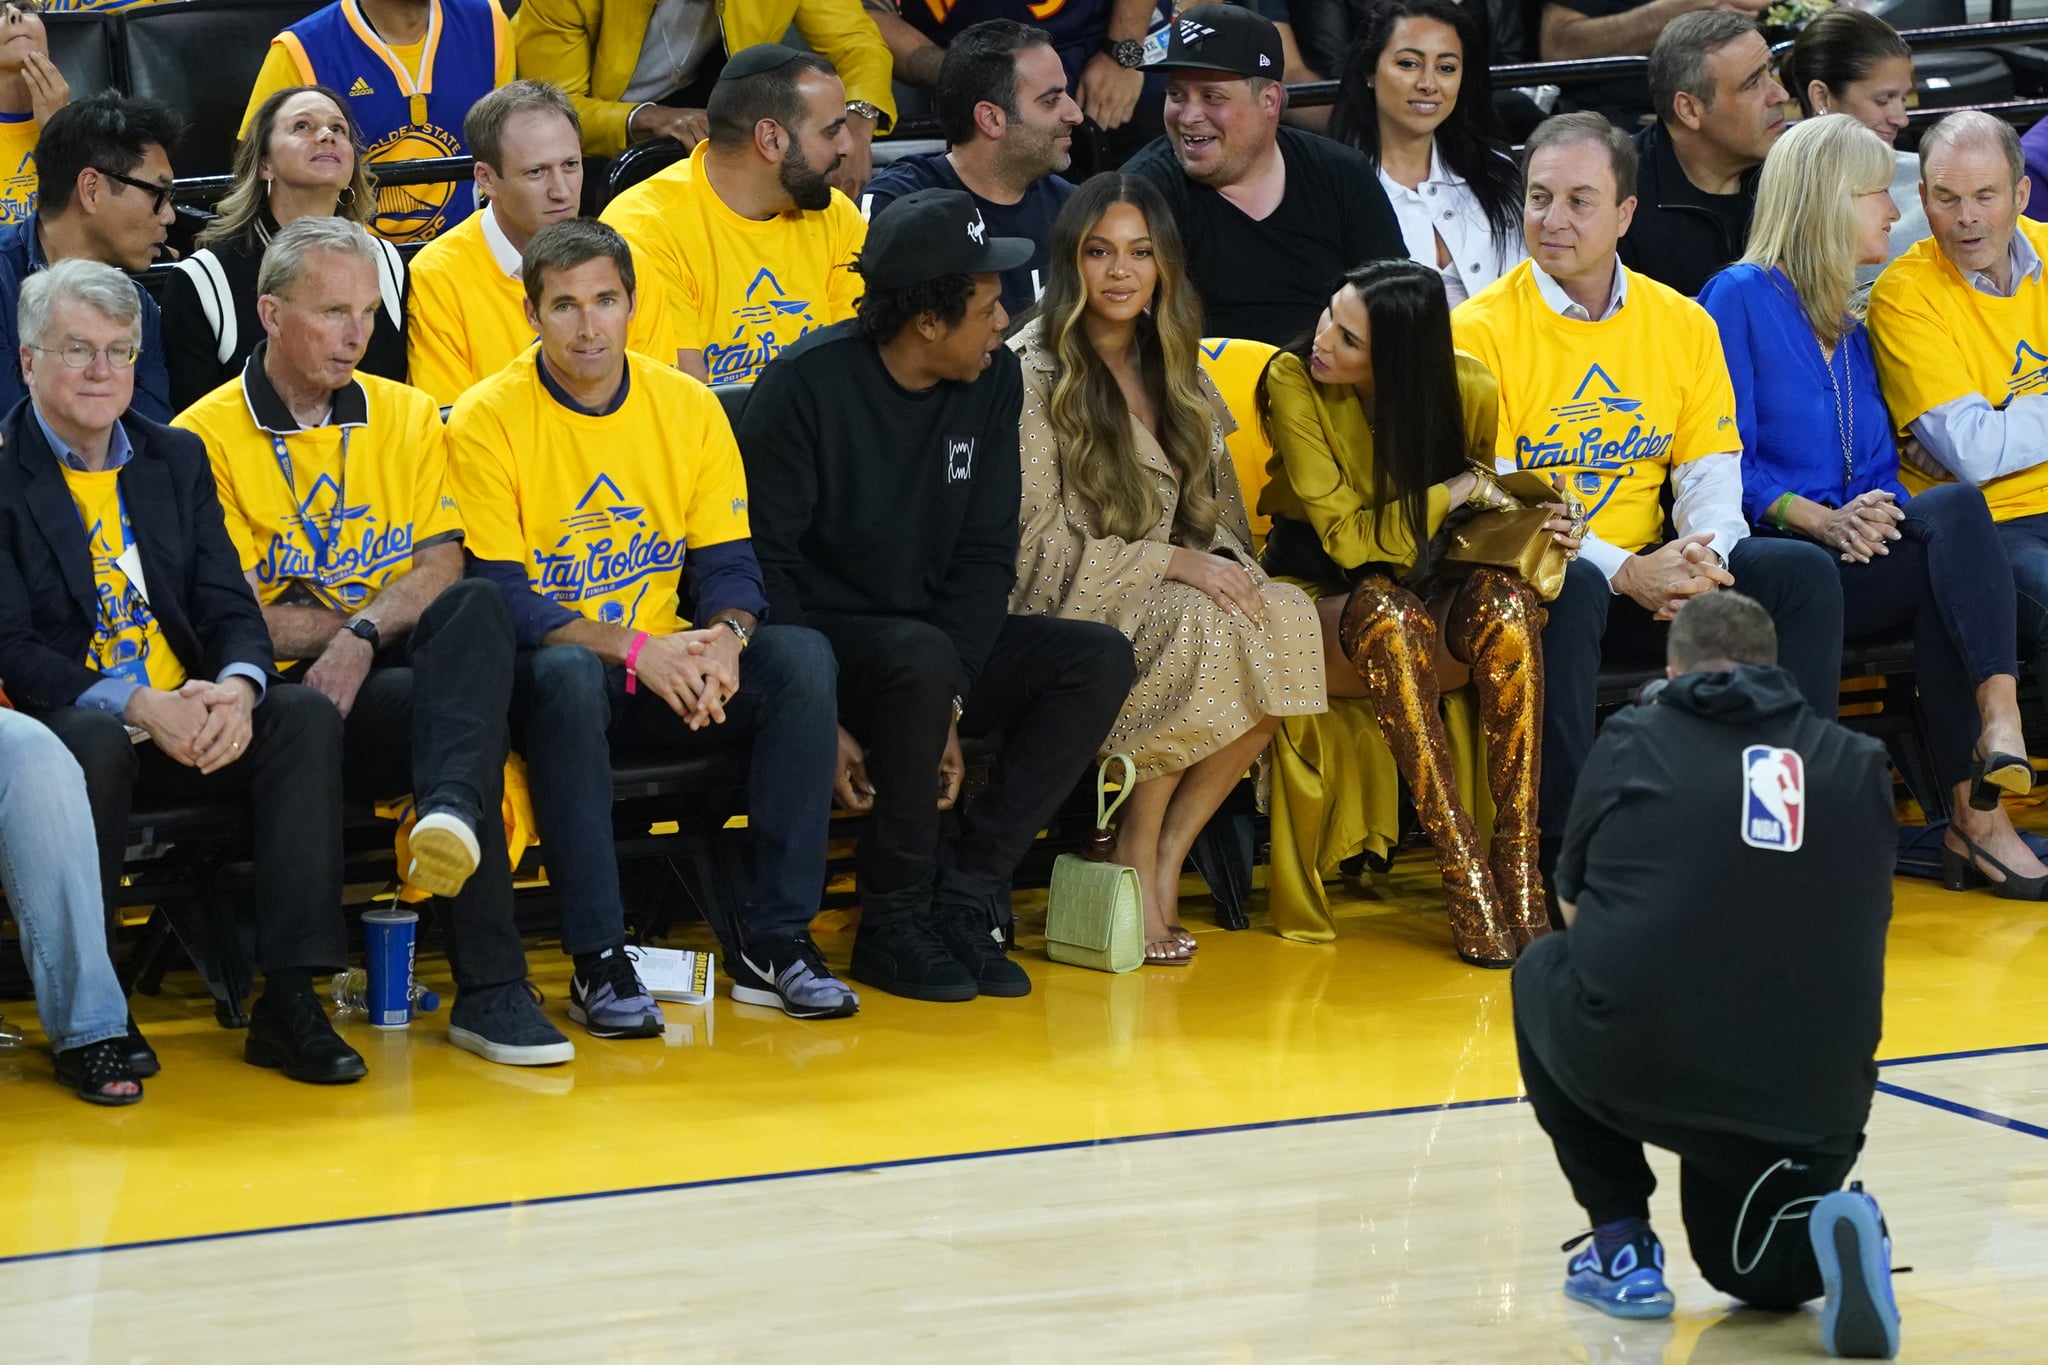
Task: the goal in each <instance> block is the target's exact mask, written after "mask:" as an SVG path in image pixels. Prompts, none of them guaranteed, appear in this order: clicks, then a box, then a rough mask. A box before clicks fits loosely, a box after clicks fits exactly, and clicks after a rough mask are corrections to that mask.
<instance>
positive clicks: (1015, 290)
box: [861, 19, 1081, 317]
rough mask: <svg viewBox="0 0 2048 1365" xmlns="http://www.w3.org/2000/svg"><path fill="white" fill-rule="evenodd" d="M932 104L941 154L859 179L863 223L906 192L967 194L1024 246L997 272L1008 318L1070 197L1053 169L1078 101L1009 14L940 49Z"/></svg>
mask: <svg viewBox="0 0 2048 1365" xmlns="http://www.w3.org/2000/svg"><path fill="white" fill-rule="evenodd" d="M937 102H938V108H939V127H940V128H941V129H942V130H943V131H944V133H945V135H946V141H947V142H948V143H950V144H952V145H951V148H950V150H948V151H944V152H935V153H933V154H932V155H930V156H909V157H905V158H903V159H902V160H901V161H898V162H896V163H894V164H893V165H891V166H889V167H888V168H887V169H886V170H884V171H883V172H882V173H881V174H879V175H877V176H876V177H875V178H874V179H873V180H871V181H869V182H868V187H867V192H866V193H865V194H864V195H862V196H861V211H862V212H863V213H865V214H867V216H868V218H869V220H870V221H873V219H874V217H875V215H876V214H878V213H880V212H881V211H882V210H883V209H885V208H887V207H888V206H889V205H890V204H893V203H895V202H896V201H897V200H898V199H900V198H902V197H903V196H904V195H906V194H910V193H911V192H913V191H915V190H930V189H945V190H965V191H967V193H968V194H970V195H972V196H973V197H974V207H975V208H977V209H979V210H980V211H981V217H982V221H984V222H985V223H987V224H988V230H989V231H990V232H992V233H994V234H995V235H996V236H998V237H1020V238H1023V239H1024V240H1026V241H1028V242H1030V243H1031V244H1032V246H1033V248H1034V249H1033V251H1032V253H1031V259H1030V260H1028V261H1026V262H1024V264H1022V265H1020V266H1018V267H1016V268H1015V269H1014V270H1005V271H1004V272H1003V273H1002V278H1003V294H1002V298H1003V311H1004V312H1006V313H1008V314H1010V315H1011V316H1012V317H1015V316H1016V315H1018V314H1019V313H1022V312H1023V311H1024V310H1025V309H1026V308H1029V307H1030V306H1031V305H1032V304H1033V303H1034V302H1036V301H1037V298H1038V290H1039V287H1040V284H1041V283H1042V282H1043V281H1044V279H1045V268H1046V255H1045V247H1046V243H1047V242H1048V241H1049V240H1050V239H1051V237H1052V224H1053V220H1054V219H1055V218H1057V217H1059V216H1060V208H1061V206H1063V205H1064V204H1065V203H1066V202H1067V200H1068V198H1069V197H1071V196H1072V195H1073V193H1074V187H1073V186H1072V185H1071V184H1069V183H1068V182H1067V181H1065V180H1062V179H1061V178H1060V177H1059V176H1058V175H1057V174H1055V172H1057V171H1063V170H1065V169H1066V168H1067V163H1068V162H1069V161H1071V160H1072V159H1073V157H1072V147H1073V141H1074V129H1075V128H1077V127H1079V126H1080V123H1081V106H1080V105H1078V104H1076V103H1075V102H1074V97H1073V96H1072V95H1069V94H1068V93H1067V75H1066V71H1065V69H1064V68H1062V67H1061V66H1060V58H1059V53H1058V52H1056V51H1055V50H1054V49H1053V46H1052V38H1051V36H1050V35H1049V34H1048V33H1047V32H1046V31H1045V30H1044V29H1042V28H1032V27H1031V26H1030V25H1029V24H1020V23H1018V22H1016V21H1015V20H1013V19H990V20H988V21H987V22H985V23H980V24H976V25H974V26H973V27H972V28H970V29H968V30H966V31H965V32H964V33H962V34H961V35H960V36H959V37H957V38H955V39H954V40H953V41H952V42H951V43H950V44H948V45H947V47H946V58H945V62H944V64H943V65H941V66H940V68H939V81H938V91H937Z"/></svg>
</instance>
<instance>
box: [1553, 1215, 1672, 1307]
mask: <svg viewBox="0 0 2048 1365" xmlns="http://www.w3.org/2000/svg"><path fill="white" fill-rule="evenodd" d="M1580 1242H1585V1243H1586V1249H1585V1250H1584V1251H1582V1252H1580V1253H1579V1254H1578V1255H1576V1256H1574V1257H1572V1260H1571V1264H1570V1265H1568V1266H1566V1267H1565V1275H1564V1292H1565V1295H1566V1297H1568V1298H1574V1299H1577V1300H1578V1301H1579V1302H1580V1303H1590V1304H1592V1305H1593V1306H1594V1307H1595V1308H1597V1309H1599V1310H1600V1311H1601V1312H1603V1313H1606V1314H1608V1315H1610V1316H1612V1317H1617V1318H1668V1317H1670V1316H1671V1310H1672V1309H1673V1308H1674V1307H1675V1306H1676V1305H1677V1303H1678V1300H1677V1299H1676V1298H1674V1297H1673V1296H1672V1293H1671V1291H1670V1290H1669V1289H1666V1288H1665V1287H1664V1244H1663V1243H1662V1242H1660V1241H1658V1240H1657V1234H1656V1233H1654V1232H1652V1231H1650V1225H1649V1224H1648V1223H1644V1224H1643V1225H1642V1228H1641V1229H1640V1230H1639V1231H1638V1232H1637V1233H1636V1235H1635V1236H1633V1237H1631V1238H1630V1239H1629V1240H1628V1241H1626V1242H1623V1243H1621V1244H1620V1245H1619V1246H1616V1247H1611V1248H1609V1249H1607V1250H1605V1251H1603V1250H1602V1249H1601V1246H1600V1241H1599V1238H1598V1237H1596V1236H1595V1235H1594V1234H1593V1233H1590V1232H1587V1233H1581V1234H1580V1235H1579V1236H1577V1237H1574V1238H1573V1239H1572V1240H1571V1241H1569V1242H1566V1243H1565V1244H1564V1246H1563V1247H1562V1248H1561V1250H1564V1251H1570V1250H1571V1249H1572V1248H1573V1247H1575V1246H1577V1245H1578V1244H1579V1243H1580Z"/></svg>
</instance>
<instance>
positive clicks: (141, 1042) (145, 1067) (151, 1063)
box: [121, 1014, 164, 1080]
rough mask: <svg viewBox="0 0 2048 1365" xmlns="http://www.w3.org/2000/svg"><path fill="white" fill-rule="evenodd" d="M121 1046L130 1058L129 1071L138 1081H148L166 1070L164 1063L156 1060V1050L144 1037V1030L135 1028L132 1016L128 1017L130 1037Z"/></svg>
mask: <svg viewBox="0 0 2048 1365" xmlns="http://www.w3.org/2000/svg"><path fill="white" fill-rule="evenodd" d="M121 1046H122V1048H123V1050H124V1051H125V1052H126V1053H127V1056H128V1069H129V1070H130V1071H132V1072H134V1073H135V1075H136V1078H137V1079H138V1080H148V1079H149V1078H150V1077H151V1076H154V1075H156V1073H157V1072H159V1071H162V1070H163V1069H164V1068H163V1063H161V1062H159V1061H157V1059H156V1049H155V1048H153V1047H151V1046H150V1045H149V1040H148V1039H147V1038H144V1037H143V1036H142V1030H141V1029H139V1028H137V1027H135V1016H134V1015H132V1014H131V1015H129V1016H128V1037H127V1039H126V1040H125V1041H124V1042H123V1043H122V1045H121Z"/></svg>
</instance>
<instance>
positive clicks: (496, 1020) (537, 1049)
mask: <svg viewBox="0 0 2048 1365" xmlns="http://www.w3.org/2000/svg"><path fill="white" fill-rule="evenodd" d="M448 1041H449V1042H451V1043H453V1044H455V1046H457V1047H459V1048H461V1049H462V1050H463V1051H464V1052H474V1053H475V1054H476V1055H477V1056H479V1057H481V1058H483V1059H484V1060H485V1061H487V1062H497V1063H499V1064H500V1065H502V1066H554V1065H556V1064H558V1063H561V1062H573V1061H575V1060H576V1045H575V1044H574V1043H572V1042H570V1041H569V1040H568V1039H567V1038H565V1037H563V1036H562V1031H561V1030H560V1029H558V1028H556V1027H555V1026H554V1025H553V1024H550V1023H549V1022H548V1017H547V1016H546V1015H545V1014H542V1013H541V1012H540V992H539V991H537V990H535V989H534V987H533V983H532V982H530V981H508V982H506V983H505V984H504V985H502V986H486V987H485V988H484V989H482V990H480V991H464V992H463V993H462V994H460V995H458V996H456V997H455V1008H453V1009H451V1010H450V1011H448Z"/></svg>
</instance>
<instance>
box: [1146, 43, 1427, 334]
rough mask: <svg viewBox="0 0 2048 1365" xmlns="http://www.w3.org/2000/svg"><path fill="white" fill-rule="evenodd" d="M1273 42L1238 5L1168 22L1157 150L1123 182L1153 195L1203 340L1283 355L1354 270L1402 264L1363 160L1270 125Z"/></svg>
mask: <svg viewBox="0 0 2048 1365" xmlns="http://www.w3.org/2000/svg"><path fill="white" fill-rule="evenodd" d="M1284 60H1285V58H1284V57H1283V55H1282V49H1281V45H1280V30H1279V29H1277V28H1275V27H1274V26H1273V23H1272V21H1271V20H1269V19H1266V18H1263V17H1261V16H1260V15H1257V14H1254V13H1253V12H1252V11H1250V10H1248V9H1242V8H1240V7H1239V6H1236V5H1199V6H1197V7H1195V8H1194V9H1191V10H1186V11H1183V12H1182V13H1181V15H1180V16H1179V17H1178V18H1176V19H1175V20H1174V22H1173V28H1172V31H1171V36H1170V37H1169V39H1168V41H1167V47H1166V55H1165V56H1163V57H1161V58H1160V59H1159V60H1158V61H1156V62H1153V63H1151V64H1150V65H1149V66H1148V68H1147V69H1148V70H1163V71H1164V72H1165V73H1166V136H1164V137H1162V138H1159V139H1158V140H1157V141H1155V142H1153V143H1151V144H1150V145H1148V146H1147V147H1146V148H1145V149H1144V150H1143V151H1141V152H1139V153H1138V154H1137V155H1136V156H1135V157H1132V158H1131V160H1130V162H1129V163H1128V164H1127V165H1126V166H1125V167H1124V169H1125V170H1126V171H1127V172H1129V173H1130V174H1132V175H1137V176H1143V177H1144V178H1145V179H1147V180H1150V181H1151V182H1152V183H1153V184H1155V185H1157V186H1158V187H1159V189H1160V191H1161V192H1162V193H1163V194H1165V196H1166V201H1167V203H1169V204H1171V205H1172V206H1173V212H1174V217H1175V218H1176V219H1178V220H1179V222H1180V231H1181V237H1182V238H1183V240H1185V241H1186V243H1187V250H1188V275H1189V277H1190V278H1192V279H1193V280H1194V282H1195V288H1196V289H1197V290H1198V291H1199V292H1200V293H1201V296H1202V302H1203V303H1204V304H1205V305H1207V309H1208V317H1207V321H1206V323H1205V326H1204V331H1206V332H1207V334H1208V335H1210V336H1214V337H1249V338H1252V339H1254V340H1257V341H1266V342H1271V343H1272V344H1273V345H1275V346H1280V345H1285V344H1286V343H1287V342H1289V341H1292V340H1293V339H1294V338H1295V337H1297V336H1299V335H1302V334H1304V333H1306V332H1308V331H1309V330H1310V329H1311V328H1312V327H1314V326H1315V322H1316V319H1317V318H1318V317H1319V316H1321V314H1322V311H1323V305H1324V304H1326V303H1328V302H1329V298H1330V295H1331V293H1332V292H1333V291H1334V290H1335V289H1336V288H1337V287H1338V285H1339V284H1341V283H1342V280H1343V276H1344V272H1345V271H1346V270H1349V269H1351V268H1352V267H1353V266H1357V265H1362V264H1364V263H1365V262H1366V261H1369V260H1377V259H1380V258H1383V257H1393V258H1397V257H1401V256H1405V255H1407V254H1408V251H1407V247H1406V246H1405V245H1404V244H1403V242H1402V240H1401V225H1400V223H1399V222H1398V221H1397V220H1396V219H1395V217H1394V210H1393V207H1392V206H1391V205H1389V204H1388V203H1387V195H1386V191H1384V190H1382V189H1381V188H1380V182H1379V177H1378V175H1377V174H1375V172H1374V171H1373V168H1372V163H1371V162H1369V161H1367V160H1366V158H1365V154H1364V153H1362V152H1359V151H1356V150H1354V149H1352V148H1350V147H1346V146H1343V145H1341V144H1339V143H1335V142H1331V141H1330V140H1328V139H1327V138H1321V137H1317V136H1316V135H1314V134H1313V133H1304V132H1302V131H1301V130H1300V129H1298V128H1284V127H1282V126H1281V124H1280V114H1281V111H1282V110H1284V109H1285V108H1286V107H1287V87H1286V86H1284V85H1282V84H1281V83H1280V77H1281V71H1282V65H1283V62H1284Z"/></svg>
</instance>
